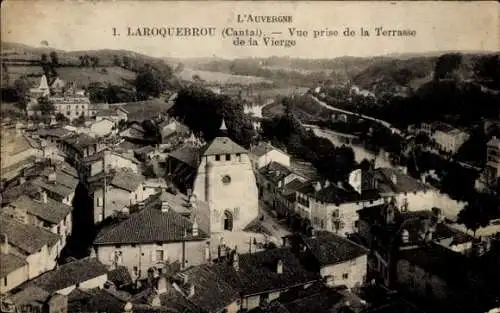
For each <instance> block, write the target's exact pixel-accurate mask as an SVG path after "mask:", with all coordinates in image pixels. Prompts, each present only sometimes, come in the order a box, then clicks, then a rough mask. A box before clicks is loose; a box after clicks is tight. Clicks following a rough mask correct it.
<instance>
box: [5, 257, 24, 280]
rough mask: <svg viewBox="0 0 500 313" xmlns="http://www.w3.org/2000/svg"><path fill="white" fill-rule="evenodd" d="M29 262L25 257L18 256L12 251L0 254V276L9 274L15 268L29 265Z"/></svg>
mask: <svg viewBox="0 0 500 313" xmlns="http://www.w3.org/2000/svg"><path fill="white" fill-rule="evenodd" d="M27 264H28V262H26V260H25V259H24V258H21V257H18V256H16V255H14V254H12V253H8V254H6V253H2V254H0V278H3V277H5V276H7V275H8V274H10V273H12V272H13V271H14V270H16V269H18V268H21V267H23V266H25V265H27Z"/></svg>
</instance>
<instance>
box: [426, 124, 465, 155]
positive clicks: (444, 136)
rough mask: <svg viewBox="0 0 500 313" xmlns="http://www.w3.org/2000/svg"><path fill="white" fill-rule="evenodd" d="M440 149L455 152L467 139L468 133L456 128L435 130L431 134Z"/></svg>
mask: <svg viewBox="0 0 500 313" xmlns="http://www.w3.org/2000/svg"><path fill="white" fill-rule="evenodd" d="M432 138H433V139H434V140H435V141H436V143H437V144H438V146H439V147H440V149H441V150H443V151H445V152H448V153H451V154H455V153H456V152H457V151H458V149H459V148H460V146H461V145H462V144H463V143H464V142H465V141H467V139H469V135H468V134H467V133H465V132H463V131H460V130H458V129H453V130H450V131H441V130H436V131H435V133H434V134H433V135H432Z"/></svg>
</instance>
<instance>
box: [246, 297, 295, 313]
mask: <svg viewBox="0 0 500 313" xmlns="http://www.w3.org/2000/svg"><path fill="white" fill-rule="evenodd" d="M249 313H290V311H288V309H287V308H286V306H284V305H283V304H281V303H280V302H279V301H278V300H275V301H271V302H270V303H269V304H268V305H262V306H260V307H257V308H255V309H253V310H250V311H249Z"/></svg>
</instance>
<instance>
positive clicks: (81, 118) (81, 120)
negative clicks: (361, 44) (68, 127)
mask: <svg viewBox="0 0 500 313" xmlns="http://www.w3.org/2000/svg"><path fill="white" fill-rule="evenodd" d="M84 124H85V116H83V115H80V116H79V117H78V118H77V119H75V120H74V121H73V125H75V126H83V125H84Z"/></svg>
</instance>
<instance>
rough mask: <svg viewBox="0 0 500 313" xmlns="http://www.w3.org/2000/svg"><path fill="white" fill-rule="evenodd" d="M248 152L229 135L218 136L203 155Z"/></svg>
mask: <svg viewBox="0 0 500 313" xmlns="http://www.w3.org/2000/svg"><path fill="white" fill-rule="evenodd" d="M236 153H248V151H247V150H246V149H245V148H243V147H242V146H240V145H238V144H237V143H235V142H234V141H232V140H231V139H230V138H228V137H216V138H215V139H214V140H213V141H212V142H211V143H210V144H209V145H208V147H207V148H206V150H205V151H204V152H203V155H216V154H236Z"/></svg>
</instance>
